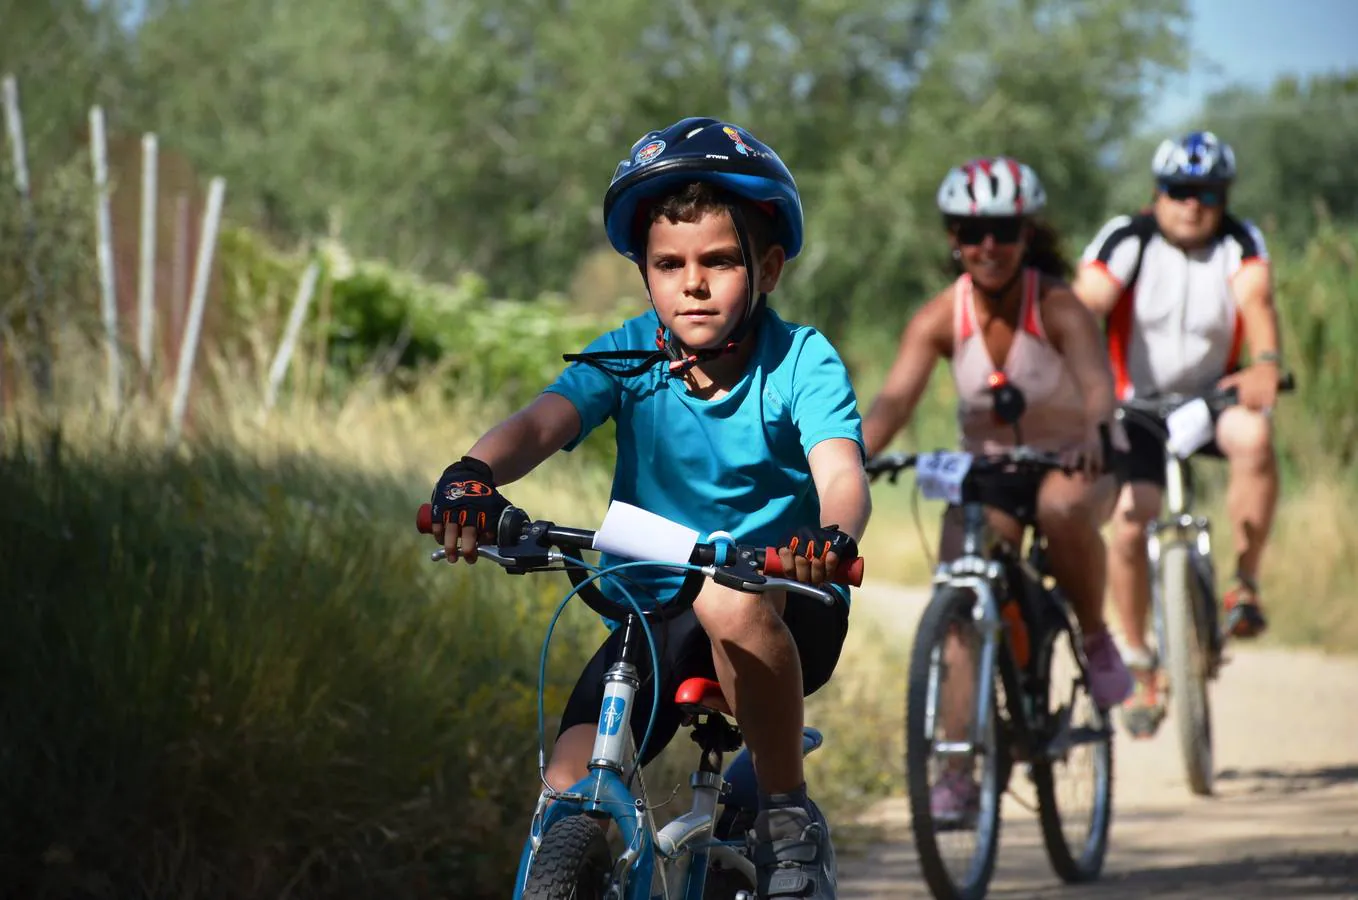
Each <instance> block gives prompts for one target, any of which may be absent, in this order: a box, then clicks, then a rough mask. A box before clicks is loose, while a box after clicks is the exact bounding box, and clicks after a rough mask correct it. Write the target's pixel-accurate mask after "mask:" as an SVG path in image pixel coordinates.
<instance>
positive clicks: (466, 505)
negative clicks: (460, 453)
mask: <svg viewBox="0 0 1358 900" xmlns="http://www.w3.org/2000/svg"><path fill="white" fill-rule="evenodd" d="M429 505H430V506H431V507H432V508H433V509H432V512H433V519H434V521H435V522H443V523H444V524H445V525H448V524H454V525H458V526H459V527H466V526H467V525H471V526H473V527H475V528H476V533H477V535H478V536H481V537H485V538H489V539H492V540H493V539H494V537H495V528H496V527H497V526H498V525H499V524H500V514H501V513H503V512H504V511H505V509H506V508H507V507H508V506H509V501H508V500H506V499H505V498H504V497H503V496H502V495H501V494H500V492H499V491H497V490H496V489H495V477H494V476H493V475H492V474H491V471H490V466H488V465H486V464H485V463H483V462H482V461H481V460H479V459H476V458H474V457H471V456H464V457H462V458H461V459H460V460H458V461H457V462H455V463H453V464H452V465H451V466H449V467H448V468H446V469H444V470H443V476H442V477H441V478H439V483H438V484H437V485H435V486H434V494H433V496H432V497H430V499H429Z"/></svg>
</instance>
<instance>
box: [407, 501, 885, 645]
mask: <svg viewBox="0 0 1358 900" xmlns="http://www.w3.org/2000/svg"><path fill="white" fill-rule="evenodd" d="M415 527H416V529H418V530H419V531H420V532H421V533H422V534H432V533H433V530H434V529H433V511H432V509H431V507H430V505H429V504H428V503H425V504H422V505H421V506H420V508H419V510H418V511H417V512H416V515H415ZM594 538H595V532H593V531H591V530H587V529H582V528H567V527H564V526H559V525H556V524H555V523H553V522H548V521H545V520H538V521H531V520H530V519H529V518H528V514H527V513H525V512H524V511H523V510H521V509H519V508H517V507H513V506H511V507H508V508H507V509H506V510H505V511H504V513H503V514H502V515H501V516H500V521H499V523H498V527H497V529H496V540H495V544H494V546H493V547H486V546H482V547H479V548H478V549H477V553H478V554H480V555H483V556H485V557H486V558H487V559H489V560H491V561H493V562H495V563H498V564H499V565H501V566H503V567H504V568H505V570H506V571H508V572H511V573H513V574H523V573H525V572H530V571H551V570H563V571H566V572H567V574H568V575H570V577H571V581H572V582H574V583H575V584H576V586H577V587H579V586H580V585H581V584H582V583H583V581H584V578H585V575H584V573H583V571H582V570H581V569H580V567H579V566H578V565H572V564H571V563H570V562H569V561H568V560H567V558H566V554H564V553H561V552H559V551H553V550H552V548H553V547H556V548H560V550H590V549H593V547H594ZM443 558H444V551H443V550H438V551H436V552H435V553H434V554H432V559H434V560H439V559H443ZM689 563H690V564H692V565H696V566H700V567H702V572H701V573H690V575H691V576H692V575H694V574H697V575H698V577H699V578H702V577H708V578H711V579H712V580H713V581H715V582H717V583H718V584H721V585H724V586H726V587H730V588H735V589H737V590H741V591H746V592H749V593H764V592H767V591H772V590H785V591H789V592H792V593H797V594H802V595H804V596H808V597H812V598H814V599H817V600H820V601H821V602H822V603H825V604H826V605H827V606H828V605H832V604H833V603H834V602H835V596H834V594H832V593H831V592H829V591H827V590H825V589H823V588H820V587H817V586H816V585H812V584H807V583H805V582H801V581H794V580H792V579H787V578H783V577H781V576H782V575H783V574H784V571H783V566H782V561H781V560H780V559H779V557H778V548H776V547H756V546H753V545H747V544H736V543H734V542H723V541H717V542H711V543H699V544H696V545H695V546H694V548H693V553H692V555H691V556H690V557H689ZM830 580H831V581H832V582H834V583H836V584H847V585H852V586H854V587H857V586H859V585H861V584H862V583H863V559H862V558H861V557H859V558H856V559H852V560H847V561H845V562H842V563H840V565H839V566H838V567H837V568H836V570H835V573H834V575H833V577H832V578H831V579H830ZM699 583H700V582H699V581H697V580H696V579H694V578H692V577H690V578H688V579H687V580H686V581H685V584H684V588H682V589H681V598H682V599H679V600H676V601H675V602H672V603H668V604H665V607H664V608H665V610H666V613H665V614H662V615H661V616H660V617H661V618H665V617H667V615H675V614H677V613H678V612H681V611H682V610H683V609H686V608H687V607H688V606H689V605H691V604H692V600H693V596H696V593H697V587H698V585H699ZM580 593H581V596H582V597H584V599H585V602H586V603H588V604H589V605H590V607H591V608H593V609H594V610H595V612H598V613H600V614H601V615H604V616H607V617H609V618H616V612H617V610H618V609H619V608H622V607H620V605H619V604H617V603H615V602H614V601H612V600H609V599H608V598H606V597H604V596H603V595H602V594H601V593H600V592H598V591H597V590H595V589H593V587H592V586H586V587H584V588H582V589H581V591H580ZM688 594H692V595H693V596H686V595H688ZM684 600H686V601H687V602H683V601H684ZM601 604H602V606H603V608H601Z"/></svg>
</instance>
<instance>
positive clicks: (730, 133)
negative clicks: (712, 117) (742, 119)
mask: <svg viewBox="0 0 1358 900" xmlns="http://www.w3.org/2000/svg"><path fill="white" fill-rule="evenodd" d="M721 130H722V131H724V132H726V136H727V137H729V138H730V139H731V140H733V141H735V142H736V150H737V152H739V153H740V155H741V156H754V155H755V152H754V149H753V148H752V147H750V146H749V145H748V144H746V143H745V139H744V138H742V137H741V136H740V132H739V131H736V130H735V129H734V128H732V127H731V126H730V125H723V126H722V129H721Z"/></svg>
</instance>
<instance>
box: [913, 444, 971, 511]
mask: <svg viewBox="0 0 1358 900" xmlns="http://www.w3.org/2000/svg"><path fill="white" fill-rule="evenodd" d="M971 459H972V457H971V454H970V453H962V452H960V451H956V450H936V451H934V452H932V453H921V454H920V455H919V456H918V457H917V458H916V460H915V484H917V485H919V490H920V493H921V494H923V495H924V496H925V497H927V498H928V499H930V500H946V501H948V502H949V503H953V504H960V503H961V502H962V482H963V481H964V480H966V477H967V472H969V471H970V470H971Z"/></svg>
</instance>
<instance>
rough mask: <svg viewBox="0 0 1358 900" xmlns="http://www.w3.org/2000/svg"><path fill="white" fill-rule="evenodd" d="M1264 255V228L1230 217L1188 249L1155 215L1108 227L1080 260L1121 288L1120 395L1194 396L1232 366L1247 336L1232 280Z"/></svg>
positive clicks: (1113, 343)
mask: <svg viewBox="0 0 1358 900" xmlns="http://www.w3.org/2000/svg"><path fill="white" fill-rule="evenodd" d="M1267 260H1268V250H1267V249H1266V248H1265V246H1264V237H1263V235H1261V234H1260V233H1259V229H1258V228H1256V227H1254V225H1253V223H1251V222H1248V221H1242V220H1239V219H1235V218H1233V217H1231V216H1229V215H1228V216H1225V217H1223V219H1222V224H1221V232H1220V234H1219V236H1218V237H1217V239H1216V240H1215V241H1213V242H1212V243H1210V244H1208V245H1207V246H1206V247H1202V248H1200V249H1197V250H1190V251H1184V250H1181V249H1179V248H1178V247H1176V246H1174V245H1173V244H1171V243H1170V242H1169V241H1167V240H1165V238H1164V237H1163V236H1162V235H1161V234H1160V231H1159V229H1158V228H1157V227H1156V224H1155V217H1154V216H1153V215H1151V214H1150V213H1143V214H1141V215H1137V216H1118V217H1116V218H1114V219H1112V220H1110V221H1109V222H1108V223H1107V224H1106V225H1104V226H1103V228H1102V229H1101V230H1100V231H1099V233H1098V234H1097V235H1096V236H1095V237H1094V240H1093V241H1091V242H1090V244H1089V246H1088V247H1087V248H1085V252H1084V255H1083V256H1082V257H1081V263H1082V264H1084V265H1091V266H1096V267H1098V268H1099V269H1101V270H1103V271H1104V272H1105V273H1107V274H1108V276H1109V277H1111V278H1112V279H1113V280H1114V281H1116V282H1117V283H1118V284H1119V285H1120V286H1121V287H1122V288H1123V291H1122V296H1121V297H1119V298H1118V301H1117V304H1116V306H1114V307H1113V311H1112V313H1110V314H1109V317H1108V326H1107V335H1108V356H1109V358H1110V360H1111V362H1112V364H1113V376H1114V378H1115V380H1116V383H1117V391H1118V397H1119V398H1120V399H1122V400H1127V399H1130V398H1131V397H1134V396H1146V395H1148V394H1157V393H1170V392H1182V393H1196V392H1199V391H1204V390H1208V389H1210V388H1211V387H1212V386H1213V385H1214V384H1215V383H1216V382H1217V380H1218V379H1220V378H1221V376H1223V375H1225V374H1226V373H1227V372H1230V371H1232V370H1233V369H1234V368H1235V367H1236V364H1237V362H1238V360H1239V357H1240V345H1241V341H1242V339H1243V337H1244V327H1243V323H1242V322H1241V319H1240V315H1239V310H1238V306H1237V302H1236V297H1235V292H1234V290H1233V288H1232V281H1233V279H1234V278H1235V275H1236V273H1238V272H1239V271H1240V270H1241V269H1242V268H1243V267H1244V266H1246V265H1249V264H1250V263H1256V262H1266V261H1267Z"/></svg>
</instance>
